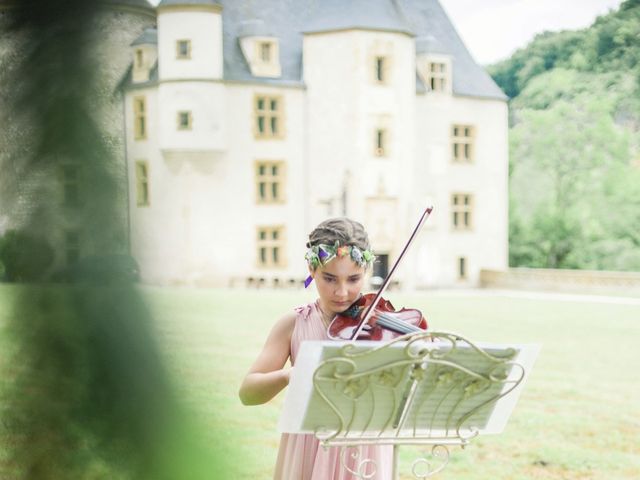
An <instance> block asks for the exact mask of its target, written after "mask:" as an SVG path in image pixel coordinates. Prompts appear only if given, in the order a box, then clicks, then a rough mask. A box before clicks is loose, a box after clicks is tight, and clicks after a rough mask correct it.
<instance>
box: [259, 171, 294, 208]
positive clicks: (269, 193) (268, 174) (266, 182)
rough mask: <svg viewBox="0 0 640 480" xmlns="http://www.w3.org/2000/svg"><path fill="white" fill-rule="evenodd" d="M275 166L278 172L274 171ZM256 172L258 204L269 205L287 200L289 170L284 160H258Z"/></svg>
mask: <svg viewBox="0 0 640 480" xmlns="http://www.w3.org/2000/svg"><path fill="white" fill-rule="evenodd" d="M274 168H275V169H276V173H274V171H273V169H274ZM254 172H255V185H256V203H257V204H260V205H268V204H282V203H285V202H286V196H285V186H286V175H287V170H286V163H285V162H284V160H256V161H255V169H254ZM274 188H275V191H274Z"/></svg>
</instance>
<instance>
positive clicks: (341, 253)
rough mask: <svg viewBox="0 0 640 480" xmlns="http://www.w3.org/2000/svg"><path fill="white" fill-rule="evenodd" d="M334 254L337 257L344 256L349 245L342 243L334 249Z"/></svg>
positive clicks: (347, 253) (347, 252)
mask: <svg viewBox="0 0 640 480" xmlns="http://www.w3.org/2000/svg"><path fill="white" fill-rule="evenodd" d="M336 255H337V256H338V257H346V256H347V255H349V246H348V245H343V246H342V247H338V250H337V251H336Z"/></svg>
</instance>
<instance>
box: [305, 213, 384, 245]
mask: <svg viewBox="0 0 640 480" xmlns="http://www.w3.org/2000/svg"><path fill="white" fill-rule="evenodd" d="M336 241H338V242H339V244H340V246H342V245H354V246H356V247H358V248H359V249H360V250H363V251H364V250H369V249H370V248H371V246H370V244H369V235H367V232H366V231H365V229H364V227H363V226H362V224H361V223H359V222H356V221H355V220H351V219H350V218H346V217H340V218H330V219H329V220H325V221H324V222H322V223H321V224H320V225H318V226H317V227H316V228H315V229H314V230H313V231H312V232H311V233H310V234H309V241H308V242H307V248H309V247H313V246H315V245H319V244H321V243H323V244H325V245H333V244H334V243H336Z"/></svg>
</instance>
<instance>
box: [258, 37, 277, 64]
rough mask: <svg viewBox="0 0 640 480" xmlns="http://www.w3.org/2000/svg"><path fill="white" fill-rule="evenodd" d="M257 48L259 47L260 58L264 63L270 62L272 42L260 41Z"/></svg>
mask: <svg viewBox="0 0 640 480" xmlns="http://www.w3.org/2000/svg"><path fill="white" fill-rule="evenodd" d="M258 48H259V49H260V60H262V61H263V62H264V63H271V62H272V56H273V43H272V42H260V43H259V46H258Z"/></svg>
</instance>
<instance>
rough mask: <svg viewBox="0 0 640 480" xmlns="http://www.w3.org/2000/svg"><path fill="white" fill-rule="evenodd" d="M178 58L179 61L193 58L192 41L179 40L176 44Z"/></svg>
mask: <svg viewBox="0 0 640 480" xmlns="http://www.w3.org/2000/svg"><path fill="white" fill-rule="evenodd" d="M176 58H177V59H178V60H188V59H190V58H191V40H178V41H177V42H176Z"/></svg>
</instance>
